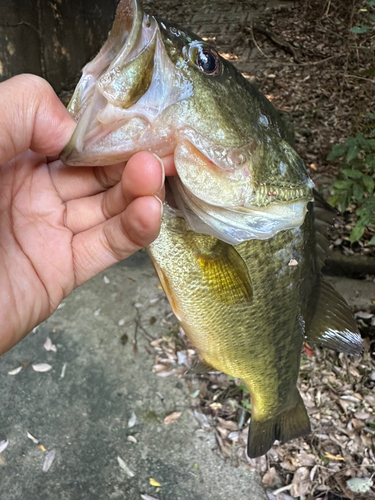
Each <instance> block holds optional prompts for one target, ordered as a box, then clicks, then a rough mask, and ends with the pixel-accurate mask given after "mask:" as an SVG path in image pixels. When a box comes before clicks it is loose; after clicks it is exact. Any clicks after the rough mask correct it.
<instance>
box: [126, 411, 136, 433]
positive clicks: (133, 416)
mask: <svg viewBox="0 0 375 500" xmlns="http://www.w3.org/2000/svg"><path fill="white" fill-rule="evenodd" d="M136 423H137V416H136V414H135V413H134V411H132V414H131V416H130V418H129V420H128V427H129V429H131V428H132V427H134V426H135V424H136Z"/></svg>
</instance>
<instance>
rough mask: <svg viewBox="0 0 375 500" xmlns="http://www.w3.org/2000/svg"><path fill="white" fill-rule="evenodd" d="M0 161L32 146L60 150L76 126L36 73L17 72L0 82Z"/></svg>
mask: <svg viewBox="0 0 375 500" xmlns="http://www.w3.org/2000/svg"><path fill="white" fill-rule="evenodd" d="M0 109H1V110H2V112H1V115H0V129H1V135H0V163H5V162H7V161H9V160H11V159H12V158H14V157H16V156H18V155H19V154H20V153H23V152H24V151H26V150H27V149H29V148H30V149H32V150H33V151H35V152H36V153H40V154H43V155H55V154H57V153H59V152H60V151H61V150H62V148H63V147H64V146H65V144H66V143H67V142H68V140H69V138H70V136H71V135H72V133H73V130H74V128H75V126H76V124H75V121H74V120H73V118H72V117H71V116H70V115H69V113H68V111H67V110H66V109H65V107H64V105H63V104H62V103H61V102H60V101H59V99H58V97H57V96H56V94H55V92H54V91H53V89H52V87H51V86H50V85H49V84H48V83H47V82H46V81H45V80H43V79H42V78H39V77H37V76H35V75H18V76H15V77H13V78H10V79H9V80H6V81H5V82H2V83H1V84H0Z"/></svg>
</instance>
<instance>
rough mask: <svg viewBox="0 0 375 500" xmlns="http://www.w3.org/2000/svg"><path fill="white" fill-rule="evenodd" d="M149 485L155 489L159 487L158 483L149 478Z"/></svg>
mask: <svg viewBox="0 0 375 500" xmlns="http://www.w3.org/2000/svg"><path fill="white" fill-rule="evenodd" d="M150 484H151V486H155V488H159V487H160V486H161V484H160V483H158V482H157V481H156V479H154V478H153V477H150Z"/></svg>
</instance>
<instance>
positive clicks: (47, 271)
mask: <svg viewBox="0 0 375 500" xmlns="http://www.w3.org/2000/svg"><path fill="white" fill-rule="evenodd" d="M142 154H143V153H140V154H139V155H142ZM143 155H148V156H151V155H149V154H147V153H145V154H143ZM134 158H135V157H133V159H132V160H130V161H129V168H128V166H127V168H126V169H125V173H124V175H123V176H122V173H123V171H124V165H117V166H114V167H106V168H97V169H94V168H86V169H84V168H78V169H77V168H76V169H74V168H67V167H63V166H62V164H61V163H60V162H55V163H52V164H48V163H47V162H46V158H45V157H42V156H40V155H38V154H35V153H32V152H30V151H29V152H27V153H25V154H23V155H20V156H18V157H17V158H16V159H14V160H12V161H11V162H9V163H7V164H5V165H2V166H0V195H1V196H0V231H1V244H0V259H1V260H0V276H1V283H2V286H1V289H0V303H1V304H2V306H3V307H2V310H1V312H0V321H1V325H2V333H1V337H2V339H1V340H2V348H1V351H3V352H4V351H6V350H7V349H8V348H10V347H11V346H12V345H14V343H16V342H17V341H18V340H20V338H22V337H23V336H24V335H25V334H26V333H28V332H29V331H30V330H31V329H32V328H33V327H34V326H36V325H37V324H39V323H40V322H41V321H43V320H44V319H46V318H47V317H48V316H49V315H50V314H51V313H52V312H53V311H54V310H55V309H56V307H57V306H58V304H59V303H60V302H61V300H63V299H64V297H66V296H67V295H68V294H69V293H70V292H71V291H72V290H73V289H74V288H75V287H76V286H78V285H79V284H81V283H83V282H84V281H86V280H87V279H89V278H90V277H92V276H93V275H95V274H96V273H97V272H99V271H101V270H103V269H105V268H106V267H108V266H109V265H111V264H113V263H114V262H116V261H118V260H120V259H122V258H126V257H127V256H129V255H130V254H131V253H133V252H134V251H136V250H138V249H139V248H140V247H142V246H144V245H146V244H148V243H149V242H150V241H152V239H153V238H155V237H156V236H157V232H158V229H159V220H160V208H158V207H157V206H155V202H156V200H155V199H154V198H151V196H152V195H154V194H157V192H158V190H159V189H160V172H159V171H157V168H158V167H155V165H154V166H153V168H154V170H152V168H151V170H150V169H149V170H148V171H147V172H144V171H142V165H141V166H140V165H139V163H140V159H138V162H136V160H134ZM133 160H134V161H133ZM132 161H133V163H134V166H133V167H132V165H131V162H132ZM152 162H154V163H155V162H156V160H155V158H154V157H152V156H151V163H152ZM149 163H150V161H149ZM146 170H147V168H146ZM150 172H151V178H150ZM139 176H142V177H143V180H142V179H141V178H140V179H138V177H139ZM144 176H146V178H147V176H149V178H148V179H147V181H145V180H144ZM121 179H122V180H121ZM137 179H138V180H139V182H137ZM119 181H120V182H119ZM134 182H135V184H134ZM111 186H113V187H111ZM127 186H129V187H127ZM107 188H109V189H107ZM156 205H157V202H156ZM158 210H159V211H158ZM119 227H120V229H122V232H121V231H119ZM116 231H117V232H116ZM119 232H120V233H121V237H122V240H120V239H119V234H118V233H119Z"/></svg>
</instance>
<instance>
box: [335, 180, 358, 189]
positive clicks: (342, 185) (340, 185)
mask: <svg viewBox="0 0 375 500" xmlns="http://www.w3.org/2000/svg"><path fill="white" fill-rule="evenodd" d="M352 184H353V182H352V181H337V182H335V183H334V185H333V187H334V188H335V189H340V190H343V189H348V188H350V187H351V186H352Z"/></svg>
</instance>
